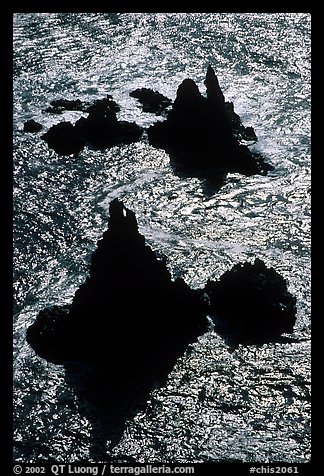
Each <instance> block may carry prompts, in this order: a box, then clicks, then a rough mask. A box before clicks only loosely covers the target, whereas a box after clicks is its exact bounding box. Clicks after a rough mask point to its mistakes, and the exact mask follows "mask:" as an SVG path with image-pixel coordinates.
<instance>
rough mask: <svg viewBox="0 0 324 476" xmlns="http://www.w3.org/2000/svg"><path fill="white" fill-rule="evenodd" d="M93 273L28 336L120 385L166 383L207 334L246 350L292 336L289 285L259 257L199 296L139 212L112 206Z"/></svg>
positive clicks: (52, 354)
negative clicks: (159, 250)
mask: <svg viewBox="0 0 324 476" xmlns="http://www.w3.org/2000/svg"><path fill="white" fill-rule="evenodd" d="M97 245H98V246H97V249H96V250H95V252H94V253H93V255H92V259H91V266H90V273H89V276H88V278H87V279H86V281H85V283H84V284H82V285H81V286H80V288H79V289H78V290H77V291H76V293H75V296H74V299H73V302H72V304H71V305H68V306H53V307H51V308H47V309H44V310H42V311H41V312H40V313H39V314H38V316H37V318H36V321H35V323H34V324H32V325H31V326H30V327H29V328H28V331H27V341H28V342H29V344H30V345H31V346H32V347H33V349H34V350H35V351H36V352H37V354H38V355H40V356H41V357H43V358H45V359H47V360H49V361H51V362H54V363H56V364H64V363H66V362H68V361H81V362H88V363H91V364H93V365H95V366H98V367H100V368H103V369H105V372H106V375H107V378H108V379H111V381H112V382H114V384H116V382H117V383H118V385H124V384H125V382H128V383H127V385H128V384H130V385H133V384H135V383H138V382H145V384H147V383H148V382H153V380H155V379H157V380H158V381H160V383H161V382H163V381H164V380H165V378H166V377H167V375H168V373H169V372H170V371H171V370H172V368H173V366H174V364H175V362H176V360H177V358H178V357H180V356H181V355H182V354H183V353H184V352H185V350H186V349H187V347H188V345H189V344H190V343H191V342H194V341H195V340H196V339H197V338H198V336H199V335H202V334H203V333H204V332H206V331H207V330H208V328H209V322H208V320H207V315H208V314H209V315H211V316H212V317H213V319H214V321H215V327H216V330H217V331H219V332H220V333H221V334H223V335H225V336H233V335H234V336H235V338H236V341H238V342H243V343H253V342H263V341H267V340H269V339H272V338H276V337H278V336H280V334H282V333H287V332H288V333H289V332H292V331H293V326H294V323H295V314H296V299H295V298H294V297H293V296H292V295H291V294H290V293H289V292H288V291H287V285H286V282H285V280H284V279H283V278H282V277H281V276H280V275H279V274H278V273H277V272H276V271H275V270H274V269H273V268H266V266H265V264H264V263H263V262H262V261H261V260H258V259H256V260H255V263H254V264H253V265H252V264H250V263H245V264H238V265H236V266H234V268H233V269H232V270H231V271H227V272H226V273H225V274H224V275H223V276H221V278H220V280H219V281H217V282H213V281H209V282H208V283H207V284H206V286H205V287H204V288H203V289H201V290H193V289H191V288H190V287H189V286H188V285H187V284H186V283H185V282H184V281H183V280H182V279H176V280H175V281H173V280H172V279H171V275H170V272H169V271H168V269H167V266H166V263H165V259H163V258H159V257H158V256H157V255H156V254H155V253H154V251H153V250H152V249H151V248H150V247H149V246H148V245H146V243H145V238H144V236H142V235H141V234H140V233H139V231H138V225H137V221H136V217H135V214H134V213H133V212H132V211H131V210H128V209H127V208H125V207H124V205H123V204H122V203H121V202H120V201H118V199H116V200H114V201H112V202H111V204H110V219H109V228H108V230H107V231H106V232H105V233H104V234H103V238H102V239H101V240H99V241H98V244H97Z"/></svg>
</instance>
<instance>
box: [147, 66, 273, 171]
mask: <svg viewBox="0 0 324 476" xmlns="http://www.w3.org/2000/svg"><path fill="white" fill-rule="evenodd" d="M204 83H205V86H206V93H207V97H204V96H202V95H201V93H200V91H199V89H198V86H197V85H196V83H195V82H194V81H193V80H191V79H185V80H184V81H183V82H182V83H181V84H180V86H179V87H178V90H177V96H176V99H175V101H174V103H173V107H172V109H171V111H170V112H169V113H168V114H167V118H166V120H165V121H163V122H156V123H155V124H153V125H152V126H151V127H150V128H149V129H148V131H147V133H148V139H149V142H150V144H151V145H153V146H155V147H158V148H163V149H164V150H166V152H168V153H169V155H170V159H171V162H172V163H173V164H174V165H175V166H176V167H178V168H179V169H180V170H183V171H188V172H195V171H197V172H198V171H201V170H210V169H214V170H218V171H220V172H223V173H224V174H226V173H227V172H239V173H241V174H244V175H253V174H263V175H265V174H266V173H267V172H268V171H269V170H271V169H272V168H273V167H272V166H271V165H270V164H268V163H266V162H265V161H264V159H263V158H262V157H261V156H260V155H258V154H253V153H252V152H251V151H250V149H249V148H248V147H247V146H246V145H243V144H241V143H240V141H239V139H240V140H241V139H248V140H256V135H255V133H254V130H253V128H251V127H250V128H245V127H244V126H243V125H242V123H241V121H240V118H239V116H238V115H237V114H236V113H235V112H234V108H233V105H232V103H226V102H225V98H224V95H223V93H222V91H221V88H220V86H219V83H218V79H217V76H216V74H215V72H214V70H213V68H212V67H211V66H210V65H209V67H208V69H207V74H206V79H205V82H204Z"/></svg>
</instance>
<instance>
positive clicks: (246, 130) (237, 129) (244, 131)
mask: <svg viewBox="0 0 324 476" xmlns="http://www.w3.org/2000/svg"><path fill="white" fill-rule="evenodd" d="M225 113H226V116H227V118H228V120H229V121H230V123H231V128H232V131H233V134H234V135H235V137H236V138H237V139H239V140H246V141H253V142H256V141H257V140H258V138H257V136H256V134H255V131H254V129H253V127H245V126H243V124H242V122H241V119H240V116H239V115H238V114H236V112H235V111H234V104H233V103H232V102H226V103H225Z"/></svg>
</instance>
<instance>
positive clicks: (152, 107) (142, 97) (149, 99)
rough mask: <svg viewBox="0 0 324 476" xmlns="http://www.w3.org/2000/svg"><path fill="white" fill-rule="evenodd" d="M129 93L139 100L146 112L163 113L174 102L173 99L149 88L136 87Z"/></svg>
mask: <svg viewBox="0 0 324 476" xmlns="http://www.w3.org/2000/svg"><path fill="white" fill-rule="evenodd" d="M129 95H130V96H132V97H134V98H136V99H138V100H139V102H140V103H141V105H142V108H143V111H144V112H151V113H153V114H157V115H160V114H163V113H164V112H165V110H166V109H167V108H168V107H169V106H171V104H172V101H171V99H169V98H167V97H166V96H164V95H163V94H161V93H159V92H158V91H153V90H152V89H149V88H138V89H135V91H132V92H130V93H129Z"/></svg>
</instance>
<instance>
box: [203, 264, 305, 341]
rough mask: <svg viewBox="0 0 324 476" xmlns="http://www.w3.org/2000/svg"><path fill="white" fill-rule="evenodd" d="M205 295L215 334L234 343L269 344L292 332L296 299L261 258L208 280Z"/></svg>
mask: <svg viewBox="0 0 324 476" xmlns="http://www.w3.org/2000/svg"><path fill="white" fill-rule="evenodd" d="M205 292H206V294H207V295H208V297H209V300H210V304H209V310H210V314H211V315H212V316H213V317H214V321H215V328H216V331H217V332H219V333H220V334H223V335H226V336H227V337H230V338H231V340H234V341H237V342H250V343H254V342H266V341H269V340H272V339H276V338H278V337H279V336H280V335H281V334H283V333H292V332H293V329H294V324H295V321H296V298H295V297H294V296H292V294H291V293H290V292H289V291H288V290H287V283H286V281H285V279H284V278H283V277H282V276H280V275H279V274H278V273H277V272H276V271H275V269H274V268H267V267H266V265H265V264H264V262H263V261H261V260H260V259H258V258H257V259H256V260H255V262H254V263H253V264H251V263H244V264H242V263H239V264H237V265H235V266H234V267H233V268H232V269H231V270H230V271H226V272H225V273H224V274H223V275H222V276H221V277H220V279H219V281H216V282H215V281H208V283H207V284H206V286H205Z"/></svg>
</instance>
